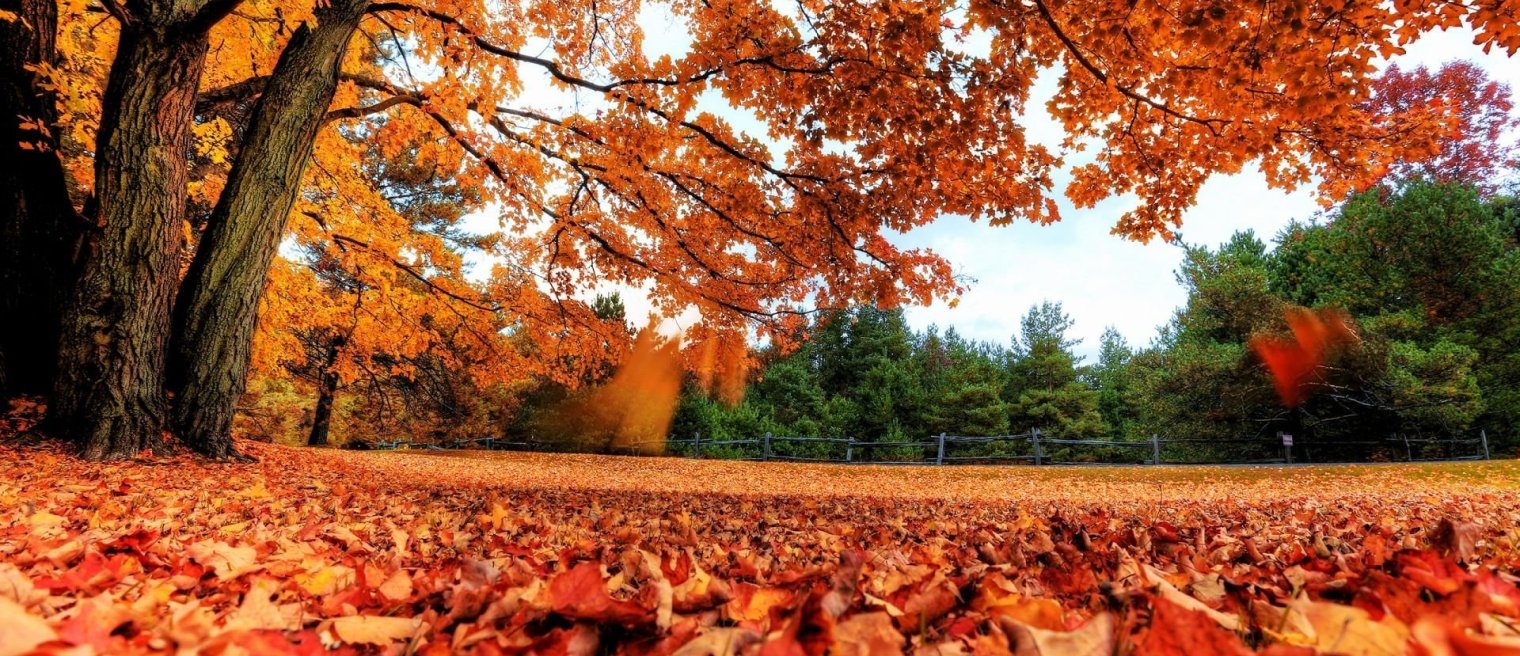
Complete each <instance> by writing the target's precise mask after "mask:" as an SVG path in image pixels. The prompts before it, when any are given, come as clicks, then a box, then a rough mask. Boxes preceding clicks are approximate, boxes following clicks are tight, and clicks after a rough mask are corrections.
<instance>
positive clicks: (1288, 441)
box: [1282, 433, 1293, 446]
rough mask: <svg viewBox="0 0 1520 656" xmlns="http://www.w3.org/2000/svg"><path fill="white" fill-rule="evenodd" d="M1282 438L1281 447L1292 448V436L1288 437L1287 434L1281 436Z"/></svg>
mask: <svg viewBox="0 0 1520 656" xmlns="http://www.w3.org/2000/svg"><path fill="white" fill-rule="evenodd" d="M1282 438H1283V446H1293V436H1292V435H1289V434H1287V433H1283V434H1282Z"/></svg>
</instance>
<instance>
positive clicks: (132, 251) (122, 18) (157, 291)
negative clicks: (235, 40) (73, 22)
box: [49, 0, 236, 460]
mask: <svg viewBox="0 0 1520 656" xmlns="http://www.w3.org/2000/svg"><path fill="white" fill-rule="evenodd" d="M234 6H236V0H211V1H210V2H208V3H204V4H203V3H198V2H194V1H193V0H162V1H158V2H155V1H153V0H141V1H140V2H135V3H134V2H129V3H127V5H126V6H125V7H124V8H122V7H120V6H118V5H115V4H112V5H111V8H112V9H113V11H115V12H116V13H117V14H118V15H117V18H118V21H119V22H120V23H121V36H120V39H119V43H118V45H117V49H116V58H115V60H114V61H113V62H112V64H111V74H110V77H109V79H108V80H107V84H106V90H105V95H104V97H103V99H102V103H101V104H102V111H101V121H100V129H99V132H98V135H97V137H96V149H95V203H96V207H97V212H96V216H95V220H96V223H97V224H98V225H99V226H100V233H99V235H98V238H97V239H96V240H95V242H94V244H93V248H91V249H90V251H89V252H87V253H86V255H85V257H84V263H83V265H82V268H81V271H80V275H79V280H78V282H77V283H76V284H75V286H74V290H73V293H72V295H71V297H70V300H69V305H68V309H67V310H66V312H65V315H64V319H63V325H62V331H61V332H62V335H61V339H60V344H59V349H58V376H57V382H56V384H55V386H54V392H53V398H52V404H51V405H50V407H49V421H50V428H51V429H52V430H53V431H55V432H57V433H59V434H60V435H62V436H64V437H67V438H69V439H71V440H73V441H74V442H75V444H76V445H77V446H78V448H79V452H80V455H81V456H82V457H84V458H87V459H93V460H101V459H115V458H125V457H130V456H132V455H134V454H137V453H139V452H141V451H142V450H143V449H147V448H152V449H155V450H162V449H163V447H164V444H163V435H162V433H163V429H164V425H165V396H164V364H165V347H166V345H167V342H168V336H169V324H170V311H171V309H172V304H173V301H174V292H175V289H176V287H177V283H178V279H179V276H178V273H179V257H180V250H181V248H182V245H183V244H182V241H183V237H182V236H183V234H184V221H185V196H186V182H187V178H188V175H187V167H188V155H189V151H190V147H191V144H192V134H191V123H192V119H193V117H194V109H195V99H196V90H197V87H198V85H199V83H200V77H201V72H202V69H203V68H204V66H205V61H206V51H207V48H208V37H207V33H208V32H209V30H210V29H211V26H212V25H214V24H215V23H216V22H217V21H219V20H221V18H223V17H225V16H226V13H227V12H230V11H231V10H232V8H233V7H234Z"/></svg>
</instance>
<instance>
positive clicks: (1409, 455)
mask: <svg viewBox="0 0 1520 656" xmlns="http://www.w3.org/2000/svg"><path fill="white" fill-rule="evenodd" d="M1404 460H1405V462H1414V450H1413V449H1411V448H1409V433H1404Z"/></svg>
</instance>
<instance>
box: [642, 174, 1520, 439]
mask: <svg viewBox="0 0 1520 656" xmlns="http://www.w3.org/2000/svg"><path fill="white" fill-rule="evenodd" d="M1517 210H1520V205H1517V203H1516V202H1515V199H1514V198H1513V197H1505V196H1499V197H1482V196H1480V195H1479V194H1478V193H1477V192H1476V191H1475V190H1474V189H1472V188H1470V187H1463V186H1455V185H1442V184H1433V183H1424V182H1415V183H1410V184H1407V185H1404V186H1402V187H1398V188H1384V189H1378V190H1374V191H1369V192H1366V193H1363V194H1361V195H1358V196H1355V197H1353V198H1352V199H1350V201H1349V202H1347V203H1345V204H1344V205H1343V206H1342V207H1341V208H1340V209H1339V211H1338V212H1337V213H1336V214H1335V215H1334V216H1333V217H1332V218H1331V219H1329V220H1324V221H1310V222H1302V223H1294V224H1292V225H1291V226H1289V227H1288V228H1287V229H1286V230H1285V231H1283V232H1282V233H1281V234H1279V235H1278V236H1277V239H1276V242H1277V247H1276V248H1272V249H1269V248H1268V246H1267V245H1266V244H1265V243H1263V241H1262V240H1261V239H1259V238H1258V237H1257V236H1255V235H1254V234H1252V233H1251V232H1242V233H1238V234H1236V235H1235V236H1234V237H1233V238H1232V239H1231V240H1230V241H1229V242H1227V243H1225V244H1222V245H1220V246H1218V247H1215V248H1209V247H1204V246H1191V245H1189V246H1184V248H1186V256H1185V258H1184V260H1183V264H1182V266H1181V268H1180V269H1179V270H1178V271H1177V280H1178V282H1179V284H1181V285H1183V286H1184V287H1185V288H1186V290H1187V302H1186V303H1185V304H1184V306H1183V307H1181V308H1179V309H1178V311H1177V312H1176V314H1175V315H1174V316H1173V317H1172V319H1171V320H1170V321H1169V322H1167V323H1166V324H1165V325H1163V326H1162V327H1161V328H1160V331H1159V334H1158V336H1157V337H1156V338H1155V339H1154V341H1153V342H1152V343H1151V344H1150V345H1148V346H1144V347H1135V346H1132V345H1130V344H1128V343H1126V342H1125V340H1124V338H1123V337H1122V336H1121V335H1120V334H1119V333H1118V332H1117V331H1116V330H1114V329H1113V328H1109V329H1108V330H1106V331H1105V332H1104V333H1103V335H1102V337H1101V339H1100V343H1099V345H1098V354H1097V358H1096V361H1094V362H1091V363H1087V362H1083V361H1082V358H1079V357H1078V356H1077V354H1076V353H1075V351H1074V348H1075V347H1076V346H1077V345H1078V341H1077V340H1074V339H1072V338H1071V337H1070V336H1069V333H1070V329H1071V327H1072V320H1071V318H1070V317H1069V316H1068V315H1067V314H1066V313H1065V312H1064V311H1063V309H1062V306H1061V304H1060V303H1059V302H1044V303H1041V304H1039V305H1036V306H1034V307H1032V308H1030V309H1029V310H1028V312H1027V313H1025V314H1024V316H1023V319H1022V320H1021V321H1020V322H1019V330H1018V333H1017V334H1016V335H1015V336H1013V338H1012V339H1011V340H1010V341H1009V342H1008V343H1007V344H996V343H988V342H982V341H977V340H972V339H967V338H965V337H963V336H962V335H960V334H959V333H958V332H957V331H956V330H955V329H954V328H947V329H943V330H941V329H938V328H935V327H930V328H929V329H927V330H924V331H914V330H912V329H910V328H909V326H908V325H907V323H906V322H905V321H904V318H903V312H902V311H901V310H884V309H878V308H874V307H869V306H866V307H855V308H850V309H846V310H838V311H832V312H826V313H822V314H820V315H819V316H818V317H817V319H816V321H815V323H814V325H813V330H812V332H811V334H810V336H809V337H808V338H807V339H806V340H805V341H804V342H803V345H802V347H801V348H800V349H797V350H796V351H794V352H791V353H785V354H782V353H775V352H764V353H762V354H761V355H760V360H761V361H762V362H763V363H764V364H763V366H762V367H761V369H760V370H759V371H758V372H757V373H756V374H755V376H754V378H753V382H752V383H751V384H750V386H749V388H748V390H747V393H746V394H745V395H744V398H743V400H742V401H741V402H739V403H738V404H737V405H733V406H729V405H726V404H724V403H721V402H719V401H717V400H714V399H711V398H709V397H708V396H707V395H705V394H703V393H701V392H700V391H699V390H698V389H696V388H695V386H689V387H688V389H687V390H686V392H685V393H684V394H683V395H682V397H681V402H680V407H679V409H678V411H677V414H676V418H675V421H674V422H673V426H672V436H673V437H676V438H683V439H684V438H690V437H692V436H693V435H695V434H697V433H700V434H701V435H702V436H703V438H704V439H708V440H715V441H722V440H729V439H750V438H755V437H758V436H760V435H762V434H764V433H767V432H769V433H773V434H776V435H793V436H826V437H845V436H851V437H855V438H856V439H859V440H879V441H883V442H916V441H922V440H924V439H926V438H927V437H928V436H930V435H935V434H938V433H940V432H948V433H950V434H952V435H1001V434H1014V433H1023V432H1027V431H1029V430H1031V429H1035V428H1038V429H1039V430H1040V431H1041V432H1042V433H1043V434H1044V435H1046V436H1048V437H1052V438H1091V437H1099V436H1104V437H1111V438H1117V439H1123V440H1147V439H1149V437H1150V436H1151V435H1152V434H1160V435H1162V436H1165V437H1186V438H1195V439H1199V440H1220V441H1223V440H1231V439H1248V438H1260V439H1261V444H1260V445H1254V446H1253V445H1249V444H1236V445H1234V446H1228V447H1221V448H1220V449H1218V450H1217V451H1219V452H1220V453H1221V454H1222V455H1224V456H1230V455H1236V456H1240V457H1248V456H1250V455H1252V454H1253V453H1260V452H1262V450H1263V449H1264V448H1266V447H1269V446H1270V445H1271V444H1273V441H1272V440H1274V439H1275V435H1276V433H1277V432H1278V431H1288V432H1291V433H1294V434H1297V435H1300V436H1302V437H1300V439H1304V440H1313V441H1314V442H1316V443H1319V444H1322V445H1334V444H1336V443H1338V442H1343V443H1352V442H1358V441H1363V442H1364V441H1367V440H1378V439H1385V438H1388V437H1390V436H1394V435H1398V436H1408V437H1415V438H1432V439H1433V438H1445V437H1450V436H1453V435H1468V434H1471V433H1473V432H1475V431H1478V430H1484V431H1486V432H1487V435H1488V437H1489V439H1490V442H1491V443H1492V444H1493V445H1494V447H1495V448H1496V449H1497V448H1503V447H1513V445H1515V443H1516V442H1517V437H1520V435H1517V431H1516V428H1515V426H1516V425H1517V421H1516V420H1517V419H1520V211H1517ZM1290 304H1295V305H1301V306H1306V307H1311V308H1314V307H1325V306H1333V307H1338V308H1341V309H1343V310H1345V311H1346V312H1348V313H1349V314H1350V315H1351V316H1352V318H1353V319H1354V321H1355V324H1356V327H1357V330H1358V333H1359V336H1360V339H1361V343H1360V345H1359V346H1358V347H1356V348H1351V349H1347V350H1345V351H1343V352H1340V353H1338V354H1335V355H1333V356H1332V357H1331V359H1330V360H1329V361H1327V362H1326V363H1325V366H1324V370H1323V375H1322V377H1320V379H1318V380H1317V381H1316V382H1315V383H1314V384H1313V385H1312V388H1311V390H1310V392H1311V393H1310V395H1309V400H1308V401H1307V402H1306V403H1305V404H1304V405H1303V406H1302V407H1300V408H1296V409H1291V410H1290V409H1287V408H1285V407H1284V406H1283V405H1282V403H1281V402H1280V400H1279V399H1278V398H1277V396H1276V394H1275V392H1274V389H1273V386H1272V383H1271V380H1270V379H1269V377H1268V375H1267V373H1266V371H1265V369H1264V368H1263V367H1262V365H1261V364H1260V362H1259V361H1258V360H1257V358H1256V356H1255V355H1253V354H1252V353H1251V351H1250V350H1249V349H1248V348H1247V346H1246V343H1247V341H1248V340H1249V339H1250V338H1251V337H1252V336H1253V335H1259V334H1271V333H1283V332H1286V331H1287V326H1286V324H1285V322H1284V309H1285V308H1286V307H1288V306H1290ZM1221 443H1222V442H1221ZM1199 448H1207V443H1206V442H1205V443H1204V446H1202V447H1199ZM1363 451H1365V452H1368V453H1374V452H1375V451H1376V449H1364V450H1363Z"/></svg>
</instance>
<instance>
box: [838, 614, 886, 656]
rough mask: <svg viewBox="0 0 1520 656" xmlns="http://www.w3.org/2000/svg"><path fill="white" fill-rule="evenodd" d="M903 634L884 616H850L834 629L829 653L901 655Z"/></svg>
mask: <svg viewBox="0 0 1520 656" xmlns="http://www.w3.org/2000/svg"><path fill="white" fill-rule="evenodd" d="M902 646H903V635H902V634H901V633H898V632H897V627H896V626H895V625H894V622H893V621H892V617H891V616H890V615H887V614H886V613H863V614H858V615H852V616H850V617H849V618H847V619H845V620H844V621H842V622H840V623H838V624H836V625H835V626H834V647H833V649H831V650H830V653H833V654H841V655H847V656H891V655H892V654H901V653H903V649H902Z"/></svg>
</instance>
